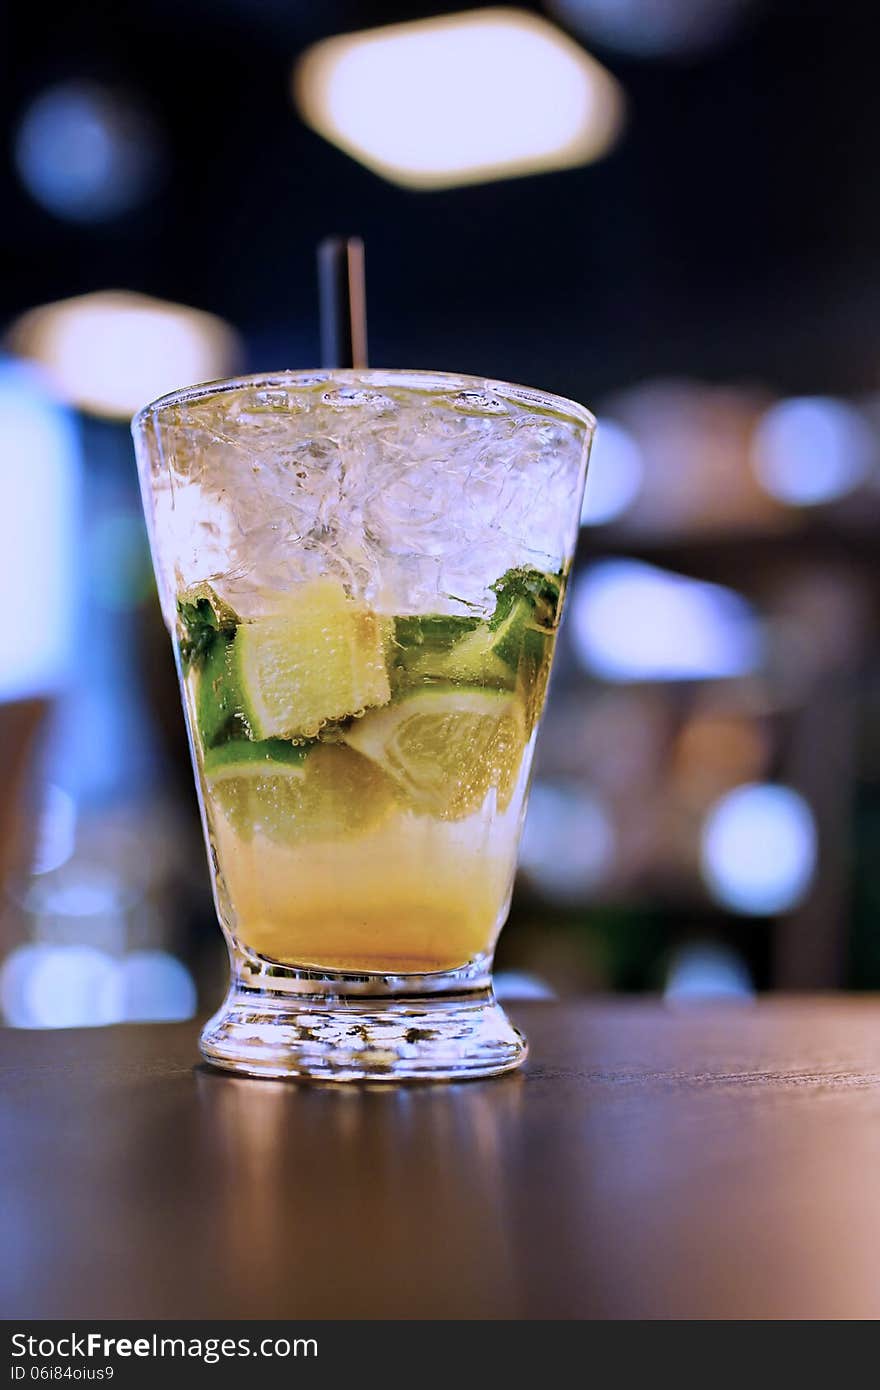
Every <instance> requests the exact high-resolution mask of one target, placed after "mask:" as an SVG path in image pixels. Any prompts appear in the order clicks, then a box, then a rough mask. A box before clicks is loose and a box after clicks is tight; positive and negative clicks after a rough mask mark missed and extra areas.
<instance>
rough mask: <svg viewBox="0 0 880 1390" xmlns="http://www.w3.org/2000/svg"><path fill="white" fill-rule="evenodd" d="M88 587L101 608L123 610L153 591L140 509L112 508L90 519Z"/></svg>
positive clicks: (139, 601)
mask: <svg viewBox="0 0 880 1390" xmlns="http://www.w3.org/2000/svg"><path fill="white" fill-rule="evenodd" d="M89 560H90V567H91V588H92V592H93V594H94V595H95V598H96V599H97V600H98V602H99V603H100V604H101V606H102V608H109V609H110V610H111V611H112V612H125V610H126V609H129V608H134V607H136V606H137V604H139V603H141V602H142V601H143V600H144V599H145V598H147V597H148V596H149V595H151V594H152V593H153V592H154V585H153V570H152V567H151V565H150V553H149V549H148V546H147V536H146V532H145V530H144V518H143V513H141V512H136V511H134V510H132V511H113V512H109V513H107V514H106V515H105V516H101V517H97V518H95V519H94V520H93V522H92V529H91V536H90V539H89Z"/></svg>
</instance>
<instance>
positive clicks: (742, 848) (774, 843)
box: [702, 783, 816, 917]
mask: <svg viewBox="0 0 880 1390" xmlns="http://www.w3.org/2000/svg"><path fill="white" fill-rule="evenodd" d="M815 867H816V827H815V824H814V822H813V817H812V814H811V812H810V808H809V806H808V805H807V803H806V802H805V801H804V799H803V797H801V796H798V794H797V792H794V791H792V790H791V788H790V787H780V786H771V785H769V784H762V783H752V784H751V785H748V786H744V787H737V788H736V789H735V790H734V791H732V792H728V793H727V795H726V796H723V797H721V799H720V800H719V801H717V802H716V804H715V806H714V807H713V808H712V810H711V811H710V812H709V815H708V816H707V818H706V822H705V825H704V827H703V835H702V871H703V878H704V879H705V882H706V884H707V886H708V888H709V891H710V892H711V893H712V895H713V897H715V898H717V900H718V901H719V902H720V903H722V904H723V905H724V906H725V907H728V908H731V909H732V911H734V912H740V913H743V914H746V915H753V916H758V917H762V916H765V915H769V914H772V913H777V912H788V911H790V909H791V908H793V907H796V906H797V904H798V903H799V902H800V900H801V899H802V898H803V896H804V894H805V893H806V891H807V889H808V888H809V885H810V880H811V879H812V876H813V871H814V869H815Z"/></svg>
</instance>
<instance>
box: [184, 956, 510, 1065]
mask: <svg viewBox="0 0 880 1390" xmlns="http://www.w3.org/2000/svg"><path fill="white" fill-rule="evenodd" d="M490 965H491V961H490V959H489V958H488V957H487V958H484V959H481V960H477V961H473V962H471V963H470V964H468V965H466V966H463V967H462V968H461V969H460V970H451V971H445V972H443V973H439V974H430V975H355V974H343V973H337V972H317V971H314V970H304V969H298V968H297V967H294V966H283V965H277V964H275V963H274V962H271V961H266V960H263V959H262V958H261V957H259V956H256V955H254V954H252V953H251V952H248V951H243V950H241V949H239V948H234V949H233V954H232V966H233V974H232V983H231V986H230V989H229V993H228V994H227V996H226V999H225V1000H224V1002H223V1005H222V1007H221V1008H220V1009H219V1010H218V1012H217V1013H216V1014H215V1015H214V1017H213V1018H212V1019H210V1020H209V1021H208V1023H207V1024H206V1025H205V1028H204V1030H203V1031H202V1036H201V1040H200V1046H201V1052H202V1056H203V1057H204V1058H205V1060H206V1061H207V1062H210V1063H211V1064H212V1065H213V1066H216V1067H223V1068H226V1069H227V1070H229V1071H234V1072H238V1073H240V1074H243V1075H246V1076H263V1077H289V1078H291V1079H293V1080H296V1079H302V1080H310V1081H372V1082H375V1081H455V1080H464V1079H467V1078H470V1077H480V1076H496V1075H498V1074H500V1073H501V1072H505V1071H510V1070H511V1069H512V1068H513V1067H518V1066H520V1064H521V1063H522V1062H524V1061H525V1058H526V1053H527V1051H528V1048H527V1044H526V1041H525V1039H524V1038H523V1036H522V1034H521V1033H519V1032H518V1031H517V1029H516V1028H514V1027H513V1025H512V1024H511V1022H510V1020H509V1019H508V1018H507V1015H506V1014H505V1012H504V1010H503V1009H502V1008H501V1006H500V1004H499V1003H498V1001H497V1000H496V998H495V995H494V993H493V990H492V980H491V974H490Z"/></svg>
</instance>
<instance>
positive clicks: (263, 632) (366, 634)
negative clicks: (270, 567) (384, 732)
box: [231, 579, 391, 739]
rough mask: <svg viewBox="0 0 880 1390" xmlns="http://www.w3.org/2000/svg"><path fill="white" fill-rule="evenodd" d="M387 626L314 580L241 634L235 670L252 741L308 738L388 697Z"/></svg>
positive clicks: (329, 584)
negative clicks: (324, 727)
mask: <svg viewBox="0 0 880 1390" xmlns="http://www.w3.org/2000/svg"><path fill="white" fill-rule="evenodd" d="M384 629H385V625H384V624H383V623H382V621H381V620H380V619H379V618H378V617H377V616H376V614H375V613H372V612H370V610H369V609H368V608H364V607H362V606H361V605H360V604H357V603H355V602H353V600H351V599H350V598H349V597H348V596H347V594H346V592H345V590H344V589H343V587H342V585H341V584H340V583H339V582H338V581H337V580H334V579H317V580H314V581H313V582H312V583H310V584H304V585H303V586H302V587H300V588H298V589H297V590H296V591H295V592H294V593H292V594H291V595H290V596H289V600H288V603H287V606H286V607H285V608H284V609H283V610H282V611H280V612H278V613H275V614H272V615H271V616H269V617H265V618H260V619H258V620H257V619H255V620H254V621H253V622H248V623H242V624H241V625H240V626H239V628H238V629H237V631H236V634H235V640H234V642H233V648H232V656H231V671H232V675H233V678H234V680H235V683H236V685H237V686H238V690H239V692H240V699H241V708H242V713H243V715H244V717H245V719H246V721H247V724H248V727H249V728H250V730H251V733H252V735H253V737H254V738H255V739H266V738H274V737H280V738H310V737H312V736H314V735H315V734H316V733H317V732H318V731H319V729H320V728H321V726H322V725H323V724H325V723H326V722H327V721H329V720H336V719H345V718H347V717H349V716H350V715H353V714H358V713H359V712H360V711H362V710H364V709H369V708H370V707H371V706H374V705H384V704H386V703H387V702H388V700H389V699H390V697H391V690H390V687H389V684H388V673H387V670H386V668H385V657H384V645H385V630H384Z"/></svg>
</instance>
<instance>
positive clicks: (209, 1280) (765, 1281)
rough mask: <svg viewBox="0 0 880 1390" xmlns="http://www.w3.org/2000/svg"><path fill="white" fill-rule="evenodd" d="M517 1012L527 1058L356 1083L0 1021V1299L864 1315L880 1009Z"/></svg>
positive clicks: (877, 1206)
mask: <svg viewBox="0 0 880 1390" xmlns="http://www.w3.org/2000/svg"><path fill="white" fill-rule="evenodd" d="M511 1012H512V1013H514V1014H515V1016H516V1017H517V1019H518V1021H520V1022H521V1023H522V1025H523V1026H524V1027H525V1029H526V1030H527V1032H528V1033H529V1035H530V1037H531V1039H532V1060H531V1061H530V1063H529V1065H528V1067H527V1069H526V1070H525V1071H524V1072H522V1073H520V1074H517V1075H513V1076H510V1077H507V1078H504V1079H502V1080H500V1081H484V1082H469V1083H464V1084H459V1085H457V1086H417V1087H410V1088H402V1087H401V1088H382V1087H374V1088H372V1089H364V1090H359V1089H356V1088H346V1087H324V1088H309V1087H298V1086H295V1085H291V1084H289V1083H284V1082H265V1081H260V1082H258V1081H246V1080H239V1079H237V1078H233V1077H229V1076H225V1075H223V1074H221V1073H219V1072H211V1071H209V1070H208V1069H207V1068H204V1067H201V1066H199V1065H197V1064H196V1063H197V1059H196V1053H195V1035H196V1029H195V1027H194V1026H193V1025H191V1024H185V1025H169V1026H165V1025H161V1026H140V1027H125V1028H110V1029H97V1030H85V1031H76V1032H74V1031H71V1032H56V1033H25V1032H13V1031H6V1032H0V1069H2V1089H0V1135H2V1151H3V1155H4V1157H3V1167H4V1171H3V1179H2V1184H3V1186H2V1191H3V1210H4V1214H3V1218H2V1222H3V1228H4V1230H3V1245H4V1258H3V1260H2V1261H0V1312H2V1315H3V1316H5V1317H7V1318H9V1317H13V1316H17V1317H58V1318H86V1317H91V1318H95V1317H103V1318H122V1317H141V1318H152V1319H163V1318H173V1317H177V1318H201V1317H210V1318H217V1319H232V1318H240V1319H247V1318H279V1317H301V1318H313V1317H316V1318H333V1317H354V1318H404V1317H405V1318H411V1317H432V1318H457V1317H470V1318H518V1317H529V1318H621V1317H623V1318H645V1317H700V1318H706V1317H709V1318H717V1317H734V1318H753V1317H775V1318H787V1317H798V1318H800V1317H809V1318H819V1317H828V1318H837V1317H871V1318H876V1317H880V1001H877V1000H874V999H868V998H858V997H852V998H846V999H844V998H839V997H829V998H824V999H819V998H817V999H809V1000H777V1001H774V1002H769V1001H768V1002H764V1003H761V1004H759V1005H757V1006H754V1007H750V1006H747V1005H738V1004H737V1005H725V1006H720V1005H719V1006H713V1007H703V1008H697V1009H693V1008H692V1009H690V1010H689V1011H687V1012H677V1013H676V1012H670V1011H668V1010H666V1009H664V1008H663V1007H662V1006H661V1005H659V1004H657V1003H645V1002H608V1003H583V1004H571V1005H568V1004H567V1005H552V1004H533V1005H523V1006H520V1007H518V1008H515V1009H512V1010H511Z"/></svg>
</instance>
